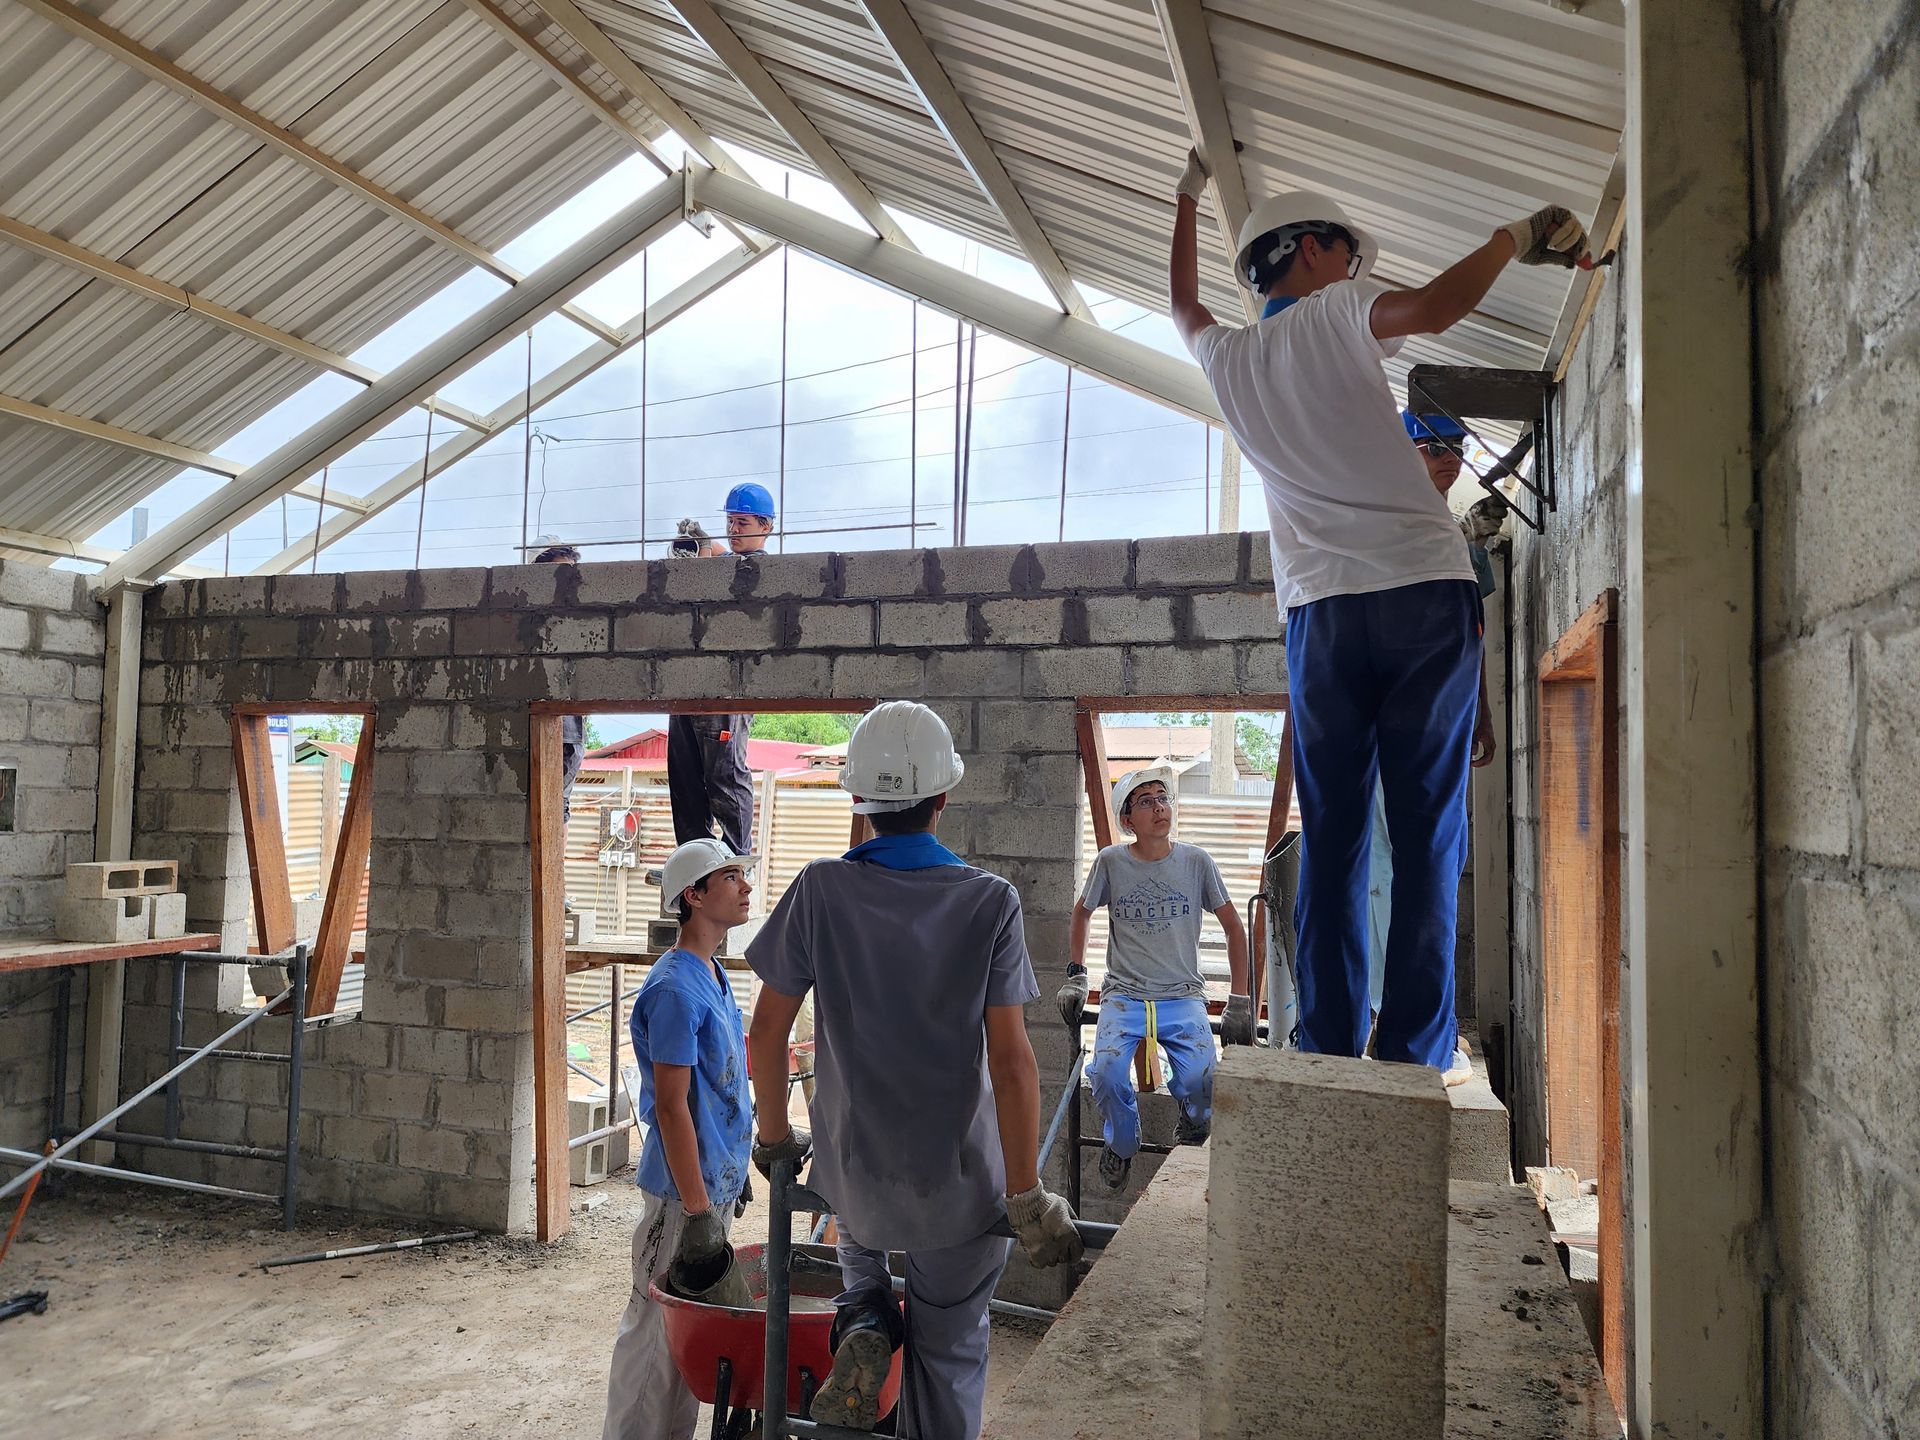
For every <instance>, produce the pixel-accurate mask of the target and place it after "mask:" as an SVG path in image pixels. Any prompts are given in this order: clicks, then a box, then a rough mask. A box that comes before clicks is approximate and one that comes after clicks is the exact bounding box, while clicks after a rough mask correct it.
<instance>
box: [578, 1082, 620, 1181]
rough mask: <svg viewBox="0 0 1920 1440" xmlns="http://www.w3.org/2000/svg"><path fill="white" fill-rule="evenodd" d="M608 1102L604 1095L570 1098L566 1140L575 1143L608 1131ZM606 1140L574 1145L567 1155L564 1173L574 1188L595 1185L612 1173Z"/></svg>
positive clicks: (603, 1138)
mask: <svg viewBox="0 0 1920 1440" xmlns="http://www.w3.org/2000/svg"><path fill="white" fill-rule="evenodd" d="M607 1110H608V1106H607V1099H606V1097H605V1096H604V1095H585V1096H580V1095H576V1096H572V1097H569V1099H568V1100H567V1138H568V1139H570V1140H578V1139H579V1138H580V1137H581V1136H582V1135H591V1134H593V1132H594V1131H596V1130H604V1129H606V1128H607V1125H608V1124H609V1121H608V1120H607ZM607 1140H608V1137H607V1136H605V1135H602V1136H601V1137H600V1138H599V1139H598V1140H589V1141H587V1143H586V1144H584V1145H575V1146H573V1148H572V1149H570V1150H569V1151H568V1152H567V1172H568V1175H569V1177H570V1178H571V1179H572V1181H573V1183H574V1184H576V1185H598V1184H599V1183H600V1182H601V1181H602V1180H604V1179H606V1178H607V1176H608V1174H609V1173H611V1168H612V1167H611V1166H609V1165H608V1163H607V1152H608V1149H609V1146H608V1144H607Z"/></svg>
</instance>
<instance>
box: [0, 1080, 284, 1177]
mask: <svg viewBox="0 0 1920 1440" xmlns="http://www.w3.org/2000/svg"><path fill="white" fill-rule="evenodd" d="M142 1098H143V1099H144V1098H145V1097H144V1096H143V1097H142ZM88 1138H92V1137H88ZM36 1159H44V1163H42V1164H37V1165H35V1166H34V1167H33V1168H32V1169H31V1170H29V1171H28V1172H27V1173H26V1174H25V1175H17V1176H15V1177H14V1184H16V1185H17V1184H18V1183H20V1182H21V1181H23V1180H28V1179H31V1178H32V1177H33V1176H34V1175H37V1174H39V1173H40V1171H42V1170H44V1169H47V1168H48V1167H49V1166H51V1167H52V1168H54V1169H57V1170H73V1171H77V1172H78V1173H80V1174H82V1175H98V1176H100V1177H101V1178H102V1179H105V1180H130V1181H132V1182H133V1183H134V1184H136V1185H159V1186H161V1187H163V1188H164V1189H168V1190H191V1191H192V1192H193V1193H194V1194H196V1195H225V1196H226V1197H228V1198H229V1199H232V1200H264V1201H268V1202H272V1201H275V1200H278V1199H279V1198H280V1197H279V1196H278V1195H267V1194H263V1193H262V1192H260V1191H258V1190H235V1189H233V1188H232V1187H231V1186H228V1185H203V1184H202V1183H201V1182H200V1181H198V1180H176V1179H174V1178H173V1177H172V1176H171V1175H148V1174H145V1173H143V1172H141V1171H138V1170H116V1169H115V1168H114V1167H113V1166H111V1165H92V1164H89V1163H88V1162H86V1161H85V1160H67V1159H62V1158H54V1157H39V1156H36V1155H35V1154H34V1153H33V1152H32V1151H31V1150H14V1149H10V1148H8V1147H6V1146H0V1162H5V1161H12V1162H14V1163H15V1164H18V1163H20V1162H22V1161H25V1160H36ZM12 1191H13V1186H11V1185H10V1186H9V1187H8V1188H7V1190H6V1191H4V1192H0V1194H11V1193H12Z"/></svg>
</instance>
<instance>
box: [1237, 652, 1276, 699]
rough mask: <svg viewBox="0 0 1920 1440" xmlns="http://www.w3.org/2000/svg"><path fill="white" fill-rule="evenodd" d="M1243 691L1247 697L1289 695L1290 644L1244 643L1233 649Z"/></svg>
mask: <svg viewBox="0 0 1920 1440" xmlns="http://www.w3.org/2000/svg"><path fill="white" fill-rule="evenodd" d="M1233 648H1234V651H1235V653H1236V655H1237V657H1238V665H1237V669H1238V673H1239V677H1240V689H1241V691H1242V692H1243V693H1245V694H1248V695H1284V694H1286V693H1287V644H1286V641H1284V640H1244V641H1242V642H1241V643H1240V644H1238V645H1236V646H1234V647H1233Z"/></svg>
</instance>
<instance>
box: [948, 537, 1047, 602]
mask: <svg viewBox="0 0 1920 1440" xmlns="http://www.w3.org/2000/svg"><path fill="white" fill-rule="evenodd" d="M923 553H924V554H925V556H926V559H925V573H926V580H927V593H928V594H929V595H954V596H967V595H1005V594H1008V593H1013V594H1023V593H1025V592H1026V591H1027V590H1029V589H1030V588H1032V587H1031V585H1030V583H1029V582H1030V580H1031V578H1032V577H1031V569H1032V560H1031V556H1032V551H1031V547H1029V546H1026V545H967V546H963V547H961V548H959V549H956V550H928V551H925V552H923Z"/></svg>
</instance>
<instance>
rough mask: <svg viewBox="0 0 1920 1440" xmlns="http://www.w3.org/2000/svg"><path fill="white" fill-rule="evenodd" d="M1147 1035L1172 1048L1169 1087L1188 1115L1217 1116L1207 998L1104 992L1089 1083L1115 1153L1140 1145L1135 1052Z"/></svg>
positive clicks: (1197, 1120)
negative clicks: (1136, 996)
mask: <svg viewBox="0 0 1920 1440" xmlns="http://www.w3.org/2000/svg"><path fill="white" fill-rule="evenodd" d="M1142 1040H1151V1041H1154V1042H1155V1043H1157V1044H1158V1045H1159V1046H1160V1048H1161V1049H1162V1050H1164V1051H1166V1052H1167V1069H1168V1072H1169V1073H1168V1076H1167V1089H1169V1090H1171V1091H1172V1092H1173V1098H1174V1099H1176V1100H1178V1101H1179V1102H1180V1110H1181V1113H1183V1114H1184V1115H1185V1116H1186V1117H1187V1119H1188V1120H1190V1121H1191V1122H1193V1123H1194V1124H1196V1125H1203V1124H1206V1123H1208V1122H1210V1121H1211V1120H1212V1119H1213V1064H1214V1050H1213V1027H1212V1026H1211V1025H1210V1024H1209V1023H1208V1020H1207V1002H1206V1001H1204V1000H1133V999H1130V998H1128V997H1127V996H1124V995H1102V996H1101V997H1100V1024H1099V1025H1098V1026H1097V1027H1096V1028H1095V1030H1094V1032H1093V1055H1092V1058H1090V1059H1089V1060H1088V1061H1087V1085H1088V1088H1090V1089H1091V1090H1092V1091H1093V1102H1094V1104H1096V1105H1098V1106H1099V1107H1100V1117H1101V1126H1102V1128H1101V1133H1102V1134H1103V1135H1104V1136H1105V1137H1106V1141H1107V1144H1108V1145H1109V1146H1110V1147H1112V1149H1113V1153H1114V1154H1116V1155H1119V1156H1122V1157H1123V1158H1126V1159H1131V1158H1132V1157H1133V1156H1134V1155H1135V1154H1137V1153H1138V1152H1139V1149H1140V1105H1139V1102H1138V1101H1137V1100H1135V1099H1134V1094H1133V1055H1134V1052H1135V1051H1136V1050H1138V1049H1139V1048H1140V1042H1141V1041H1142Z"/></svg>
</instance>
